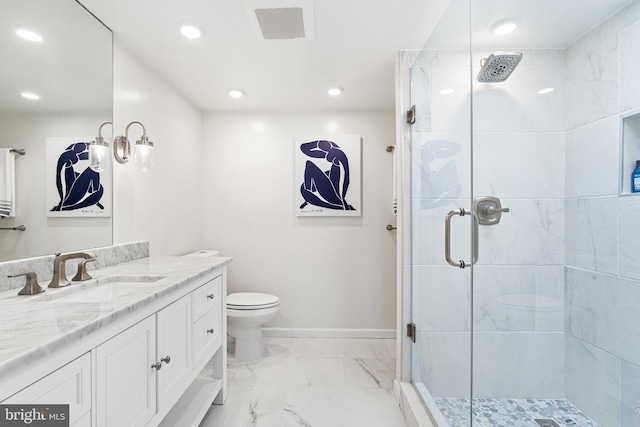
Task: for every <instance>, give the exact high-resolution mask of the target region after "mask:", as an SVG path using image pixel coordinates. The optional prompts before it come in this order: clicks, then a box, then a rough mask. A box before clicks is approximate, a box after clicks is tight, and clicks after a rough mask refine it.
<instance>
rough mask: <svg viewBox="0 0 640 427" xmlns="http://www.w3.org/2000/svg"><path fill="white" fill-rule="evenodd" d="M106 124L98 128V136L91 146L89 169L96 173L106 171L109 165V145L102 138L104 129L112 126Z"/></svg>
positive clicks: (108, 123)
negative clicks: (106, 126)
mask: <svg viewBox="0 0 640 427" xmlns="http://www.w3.org/2000/svg"><path fill="white" fill-rule="evenodd" d="M110 124H111V122H104V123H102V124H101V125H100V127H99V128H98V136H97V137H96V140H95V141H91V144H90V145H89V167H90V168H91V169H93V170H94V171H96V172H102V171H104V170H105V169H106V168H107V167H108V165H109V143H108V142H107V141H105V140H104V138H103V137H102V127H103V126H104V125H110Z"/></svg>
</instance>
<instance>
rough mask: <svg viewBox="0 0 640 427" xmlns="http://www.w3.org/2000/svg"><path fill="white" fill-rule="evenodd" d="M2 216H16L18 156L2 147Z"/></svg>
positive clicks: (0, 175) (0, 178)
mask: <svg viewBox="0 0 640 427" xmlns="http://www.w3.org/2000/svg"><path fill="white" fill-rule="evenodd" d="M0 167H1V168H2V169H0V218H6V217H10V216H16V204H15V200H16V156H15V153H12V152H11V149H10V148H0Z"/></svg>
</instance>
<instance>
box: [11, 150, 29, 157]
mask: <svg viewBox="0 0 640 427" xmlns="http://www.w3.org/2000/svg"><path fill="white" fill-rule="evenodd" d="M9 151H10V152H12V153H16V154H20V155H21V156H24V155H25V154H26V153H27V152H26V151H25V150H24V148H12V149H11V150H9Z"/></svg>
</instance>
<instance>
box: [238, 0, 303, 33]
mask: <svg viewBox="0 0 640 427" xmlns="http://www.w3.org/2000/svg"><path fill="white" fill-rule="evenodd" d="M243 4H244V7H245V10H246V12H247V15H249V21H250V22H251V26H252V27H253V29H254V32H255V33H256V36H257V37H258V38H259V39H260V40H310V39H313V35H314V31H313V3H312V0H243Z"/></svg>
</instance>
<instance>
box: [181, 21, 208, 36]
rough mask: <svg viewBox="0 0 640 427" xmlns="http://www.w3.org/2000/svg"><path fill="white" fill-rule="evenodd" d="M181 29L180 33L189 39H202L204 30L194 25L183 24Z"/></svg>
mask: <svg viewBox="0 0 640 427" xmlns="http://www.w3.org/2000/svg"><path fill="white" fill-rule="evenodd" d="M179 29H180V33H182V35H183V36H185V37H186V38H188V39H199V38H200V37H202V30H201V29H200V28H198V27H197V26H195V25H193V24H182V25H180V27H179Z"/></svg>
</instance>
